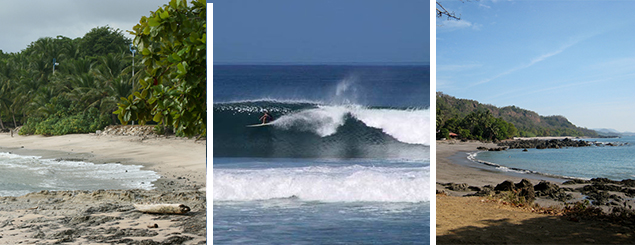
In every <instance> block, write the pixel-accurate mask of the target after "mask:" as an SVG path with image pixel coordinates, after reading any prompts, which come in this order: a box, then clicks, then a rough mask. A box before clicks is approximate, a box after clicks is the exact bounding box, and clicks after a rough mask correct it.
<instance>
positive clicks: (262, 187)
mask: <svg viewBox="0 0 635 245" xmlns="http://www.w3.org/2000/svg"><path fill="white" fill-rule="evenodd" d="M429 176H430V173H429V168H427V167H422V168H390V167H367V166H359V165H353V166H342V167H332V166H310V167H300V168H271V169H214V200H215V201H252V200H269V199H278V198H298V199H300V200H303V201H320V202H410V203H416V202H425V201H429V195H428V194H429V190H430V183H429V180H430V179H429Z"/></svg>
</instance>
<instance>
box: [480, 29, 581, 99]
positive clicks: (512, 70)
mask: <svg viewBox="0 0 635 245" xmlns="http://www.w3.org/2000/svg"><path fill="white" fill-rule="evenodd" d="M586 38H588V36H585V37H582V38H579V39H577V40H574V41H572V42H569V43H567V44H566V45H564V46H562V47H560V48H559V49H558V50H556V51H553V52H550V53H546V54H543V55H540V56H538V57H536V58H533V59H531V60H530V61H529V63H526V64H522V65H519V66H516V67H514V68H511V69H509V70H507V71H504V72H501V73H499V74H497V75H495V76H493V77H490V78H486V79H483V80H481V81H479V82H476V83H474V84H472V85H470V87H471V86H476V85H480V84H484V83H488V82H491V81H492V80H496V79H498V78H500V77H503V76H507V75H509V74H511V73H514V72H516V71H519V70H522V69H526V68H528V67H530V66H533V65H534V64H536V63H539V62H541V61H544V60H546V59H548V58H550V57H553V56H555V55H558V54H560V53H562V52H564V51H565V50H567V49H568V48H570V47H571V46H573V45H575V44H577V43H579V42H580V41H582V40H584V39H586Z"/></svg>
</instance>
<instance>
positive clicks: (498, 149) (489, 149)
mask: <svg viewBox="0 0 635 245" xmlns="http://www.w3.org/2000/svg"><path fill="white" fill-rule="evenodd" d="M508 148H509V147H494V148H487V147H484V146H479V147H476V149H477V150H480V151H505V150H507V149H508Z"/></svg>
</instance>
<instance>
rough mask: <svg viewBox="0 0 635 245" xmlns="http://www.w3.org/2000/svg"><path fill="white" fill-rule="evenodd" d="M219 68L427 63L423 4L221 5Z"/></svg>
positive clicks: (352, 0)
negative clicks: (228, 65) (223, 65)
mask: <svg viewBox="0 0 635 245" xmlns="http://www.w3.org/2000/svg"><path fill="white" fill-rule="evenodd" d="M208 2H213V3H214V62H216V63H219V62H220V63H263V62H264V63H272V62H283V63H351V62H355V63H357V62H364V63H367V62H381V63H385V62H410V63H412V62H414V63H421V62H426V63H427V62H429V61H430V14H429V13H430V11H429V10H430V3H429V2H428V1H424V0H400V1H390V0H381V1H379V0H320V1H297V0H268V1H260V0H219V1H208Z"/></svg>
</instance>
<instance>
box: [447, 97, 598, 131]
mask: <svg viewBox="0 0 635 245" xmlns="http://www.w3.org/2000/svg"><path fill="white" fill-rule="evenodd" d="M436 100H437V129H442V128H448V126H451V125H447V124H448V122H452V121H454V120H458V119H463V118H465V117H466V116H468V115H469V114H471V113H474V112H478V111H489V113H491V115H492V116H493V117H496V118H500V119H502V120H505V121H506V122H508V123H512V124H513V125H514V126H515V127H516V129H517V130H518V132H517V134H516V135H514V136H524V137H534V136H591V137H593V136H597V135H598V134H597V132H595V131H593V130H590V129H587V128H581V127H577V126H575V125H573V124H572V123H571V122H569V120H567V118H565V117H563V116H541V115H538V113H536V112H533V111H530V110H525V109H521V108H518V107H516V106H506V107H501V108H499V107H496V106H493V105H488V104H481V103H479V102H478V101H475V100H468V99H458V98H455V97H453V96H450V95H446V94H443V93H442V92H437V98H436ZM448 129H449V128H448ZM455 130H456V129H455Z"/></svg>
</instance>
